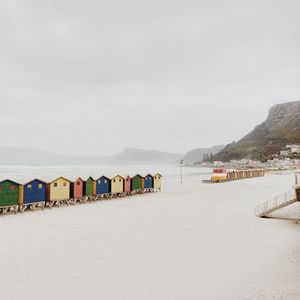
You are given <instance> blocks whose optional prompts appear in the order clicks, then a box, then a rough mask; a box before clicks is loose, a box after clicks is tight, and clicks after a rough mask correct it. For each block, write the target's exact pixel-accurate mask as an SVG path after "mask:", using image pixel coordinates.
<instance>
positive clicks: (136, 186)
mask: <svg viewBox="0 0 300 300" xmlns="http://www.w3.org/2000/svg"><path fill="white" fill-rule="evenodd" d="M143 185H144V183H143V177H142V176H141V175H140V174H137V175H135V176H134V177H132V179H131V191H132V192H138V191H142V190H143Z"/></svg>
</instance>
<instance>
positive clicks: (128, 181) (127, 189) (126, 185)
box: [124, 176, 131, 195]
mask: <svg viewBox="0 0 300 300" xmlns="http://www.w3.org/2000/svg"><path fill="white" fill-rule="evenodd" d="M124 192H125V194H126V195H131V178H130V176H127V177H126V178H125V180H124Z"/></svg>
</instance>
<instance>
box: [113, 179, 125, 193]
mask: <svg viewBox="0 0 300 300" xmlns="http://www.w3.org/2000/svg"><path fill="white" fill-rule="evenodd" d="M111 193H112V194H123V193H124V177H122V176H120V175H117V176H115V177H114V178H112V179H111Z"/></svg>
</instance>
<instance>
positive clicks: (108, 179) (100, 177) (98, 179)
mask: <svg viewBox="0 0 300 300" xmlns="http://www.w3.org/2000/svg"><path fill="white" fill-rule="evenodd" d="M102 178H105V179H107V180H111V179H110V178H108V177H106V176H104V175H103V176H101V177H99V178H98V179H96V181H97V180H99V179H102Z"/></svg>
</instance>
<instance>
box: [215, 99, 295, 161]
mask: <svg viewBox="0 0 300 300" xmlns="http://www.w3.org/2000/svg"><path fill="white" fill-rule="evenodd" d="M294 143H295V144H299V143H300V101H296V102H288V103H282V104H278V105H275V106H273V107H272V108H271V109H270V111H269V115H268V117H267V119H266V120H265V121H264V122H263V123H261V124H260V125H258V126H257V127H255V129H254V130H253V131H251V132H250V133H249V134H248V135H246V136H245V137H243V138H242V139H241V140H240V141H238V142H236V143H235V142H234V143H231V144H229V145H227V146H226V147H225V148H224V149H223V150H222V151H220V152H219V153H218V154H216V155H215V156H214V159H215V160H222V161H229V160H231V159H242V158H251V159H259V160H266V159H269V158H271V156H272V154H275V153H278V152H279V151H280V150H282V149H284V148H285V146H286V145H287V144H294Z"/></svg>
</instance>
